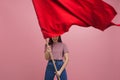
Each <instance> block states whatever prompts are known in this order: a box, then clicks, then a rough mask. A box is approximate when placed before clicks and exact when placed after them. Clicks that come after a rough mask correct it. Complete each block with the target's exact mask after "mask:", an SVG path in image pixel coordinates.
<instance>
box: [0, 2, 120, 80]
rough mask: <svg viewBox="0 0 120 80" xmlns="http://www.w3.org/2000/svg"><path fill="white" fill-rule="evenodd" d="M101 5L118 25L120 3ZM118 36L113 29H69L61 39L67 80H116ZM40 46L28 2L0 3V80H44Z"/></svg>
mask: <svg viewBox="0 0 120 80" xmlns="http://www.w3.org/2000/svg"><path fill="white" fill-rule="evenodd" d="M105 1H107V2H109V3H110V4H111V5H113V7H114V8H115V9H116V10H117V12H118V15H117V16H116V18H115V19H114V20H113V21H114V22H115V23H120V19H119V18H120V9H119V8H120V0H105ZM78 34H79V35H78ZM119 34H120V27H115V26H112V27H110V28H108V29H107V30H105V31H104V32H102V31H100V30H97V29H95V28H92V27H89V28H83V27H78V26H75V25H73V26H72V27H71V29H70V31H69V32H67V33H65V34H64V35H63V36H62V39H63V41H64V42H65V43H66V44H67V46H68V48H69V51H70V53H69V58H70V61H69V64H68V66H67V71H68V80H120V35H119ZM44 43H45V41H44V39H43V37H42V33H41V31H40V28H39V25H38V23H37V17H36V15H35V11H34V8H33V4H32V1H31V0H0V80H44V71H45V66H46V63H47V61H46V60H45V59H44V53H43V50H44Z"/></svg>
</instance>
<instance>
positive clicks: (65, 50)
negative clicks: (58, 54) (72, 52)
mask: <svg viewBox="0 0 120 80" xmlns="http://www.w3.org/2000/svg"><path fill="white" fill-rule="evenodd" d="M63 52H64V53H69V50H68V47H67V45H66V44H65V43H63Z"/></svg>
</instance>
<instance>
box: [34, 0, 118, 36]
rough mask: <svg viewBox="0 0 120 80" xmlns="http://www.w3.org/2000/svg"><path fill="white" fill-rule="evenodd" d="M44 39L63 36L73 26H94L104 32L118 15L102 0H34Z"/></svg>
mask: <svg viewBox="0 0 120 80" xmlns="http://www.w3.org/2000/svg"><path fill="white" fill-rule="evenodd" d="M32 2H33V5H34V9H35V12H36V15H37V19H38V23H39V25H40V28H41V31H42V34H43V37H44V38H50V37H53V36H58V35H61V34H63V33H65V32H67V31H69V29H70V27H71V25H79V26H81V27H89V26H92V27H94V28H97V29H99V30H102V31H104V30H105V29H107V28H108V27H110V26H111V25H116V24H114V23H112V20H113V18H114V17H115V15H116V14H117V12H116V11H115V10H114V8H113V7H112V6H111V5H109V4H107V3H105V2H104V1H102V0H32Z"/></svg>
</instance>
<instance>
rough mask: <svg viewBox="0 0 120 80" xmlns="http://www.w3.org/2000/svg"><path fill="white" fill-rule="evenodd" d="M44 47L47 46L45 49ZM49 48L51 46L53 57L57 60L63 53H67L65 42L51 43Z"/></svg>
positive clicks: (61, 57)
mask: <svg viewBox="0 0 120 80" xmlns="http://www.w3.org/2000/svg"><path fill="white" fill-rule="evenodd" d="M46 48H47V47H46V46H45V50H46ZM51 48H52V54H53V58H54V59H57V60H61V59H63V56H64V54H65V53H69V51H68V48H67V46H66V44H65V43H63V42H57V43H53V45H52V46H51Z"/></svg>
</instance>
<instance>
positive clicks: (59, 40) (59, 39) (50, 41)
mask: <svg viewBox="0 0 120 80" xmlns="http://www.w3.org/2000/svg"><path fill="white" fill-rule="evenodd" d="M58 42H62V39H61V36H59V37H58ZM48 44H49V45H52V44H53V40H52V38H50V39H49V42H48Z"/></svg>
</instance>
